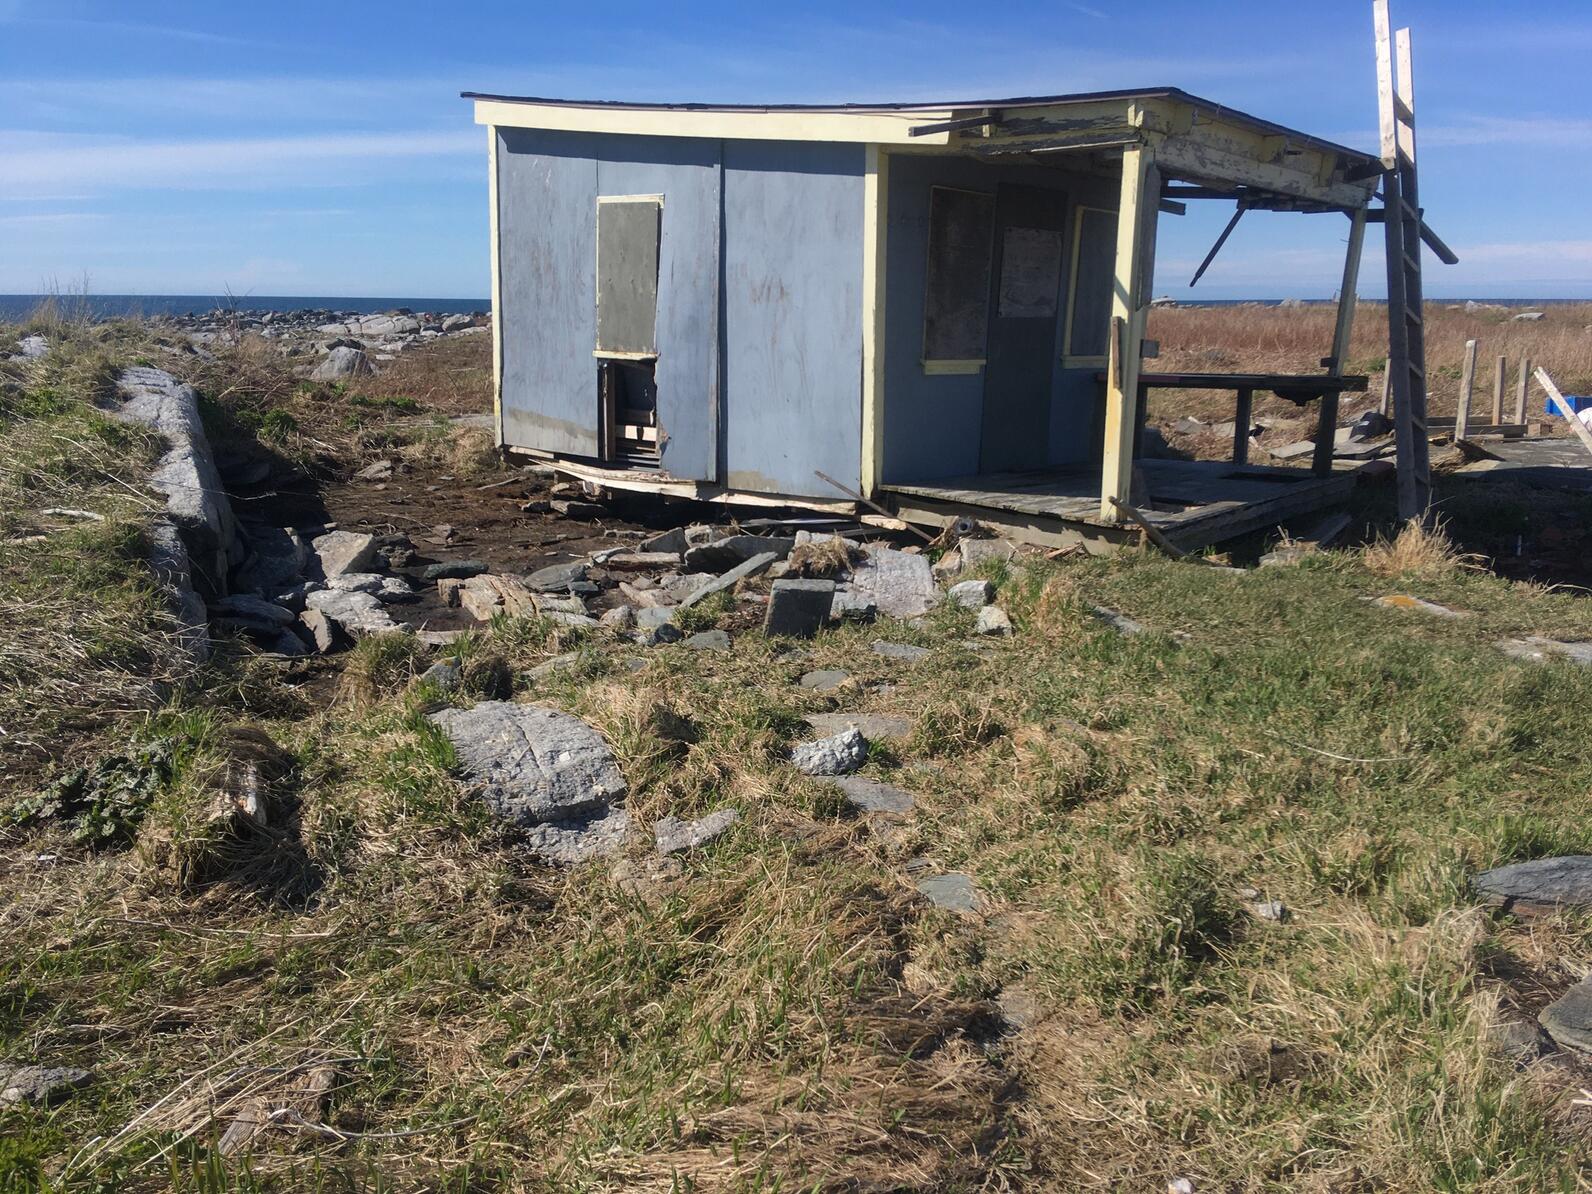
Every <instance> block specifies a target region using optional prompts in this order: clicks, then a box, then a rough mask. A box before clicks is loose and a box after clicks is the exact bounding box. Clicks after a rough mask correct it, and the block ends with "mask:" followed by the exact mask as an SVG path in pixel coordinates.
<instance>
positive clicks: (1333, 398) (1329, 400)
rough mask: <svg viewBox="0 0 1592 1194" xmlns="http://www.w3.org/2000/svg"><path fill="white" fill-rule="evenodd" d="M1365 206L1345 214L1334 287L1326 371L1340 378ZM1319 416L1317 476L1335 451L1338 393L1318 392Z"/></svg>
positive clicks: (1325, 472)
mask: <svg viewBox="0 0 1592 1194" xmlns="http://www.w3.org/2000/svg"><path fill="white" fill-rule="evenodd" d="M1365 221H1366V209H1365V208H1363V207H1361V208H1357V209H1356V210H1355V211H1354V213H1353V214H1352V215H1350V217H1349V247H1348V249H1347V250H1346V251H1345V252H1344V255H1343V283H1342V285H1341V286H1340V287H1339V288H1338V321H1337V324H1336V325H1335V326H1334V327H1333V329H1332V358H1331V359H1332V365H1331V367H1330V368H1329V369H1328V370H1327V372H1328V373H1330V374H1331V375H1332V376H1333V377H1342V376H1343V370H1344V366H1345V364H1346V363H1347V361H1348V359H1349V341H1350V338H1351V337H1353V335H1354V308H1355V306H1356V302H1357V299H1356V291H1357V290H1358V289H1359V286H1360V255H1361V253H1362V251H1363V250H1364V248H1365ZM1320 402H1321V411H1320V417H1319V419H1318V420H1317V422H1316V450H1315V454H1314V457H1313V458H1312V460H1311V467H1312V469H1313V471H1314V472H1315V474H1316V476H1318V477H1330V476H1331V475H1332V454H1333V453H1334V452H1335V451H1336V450H1337V446H1338V445H1337V431H1338V395H1337V394H1335V393H1334V394H1323V395H1321V399H1320Z"/></svg>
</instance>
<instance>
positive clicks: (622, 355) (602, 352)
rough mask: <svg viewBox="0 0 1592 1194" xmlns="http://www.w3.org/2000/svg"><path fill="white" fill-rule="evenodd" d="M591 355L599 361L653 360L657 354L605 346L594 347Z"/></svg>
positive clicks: (656, 357)
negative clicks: (613, 348)
mask: <svg viewBox="0 0 1592 1194" xmlns="http://www.w3.org/2000/svg"><path fill="white" fill-rule="evenodd" d="M591 355H592V356H594V357H596V358H597V359H598V360H599V361H655V360H657V359H658V354H657V353H655V352H614V351H611V350H609V349H606V348H594V349H592V350H591Z"/></svg>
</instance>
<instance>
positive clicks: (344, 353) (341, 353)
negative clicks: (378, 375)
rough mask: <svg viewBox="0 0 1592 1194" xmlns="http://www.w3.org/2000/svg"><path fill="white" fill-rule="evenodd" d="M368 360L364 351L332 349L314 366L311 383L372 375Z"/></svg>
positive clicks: (347, 348) (344, 347)
mask: <svg viewBox="0 0 1592 1194" xmlns="http://www.w3.org/2000/svg"><path fill="white" fill-rule="evenodd" d="M374 372H375V369H373V368H372V367H371V363H370V358H369V357H368V356H366V355H365V351H364V349H361V348H349V347H347V346H346V345H345V346H343V347H341V348H334V349H332V351H331V352H329V353H327V354H326V359H325V360H324V361H322V362H321V363H320V364H319V365H317V366H315V368H314V370H313V371H312V372H311V373H310V380H311V381H341V380H342V379H343V378H345V377H364V376H365V375H367V374H370V373H374Z"/></svg>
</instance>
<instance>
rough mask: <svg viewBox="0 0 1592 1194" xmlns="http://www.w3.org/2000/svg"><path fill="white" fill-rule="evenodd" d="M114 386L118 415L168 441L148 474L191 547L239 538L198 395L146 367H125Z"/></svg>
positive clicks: (221, 548) (218, 545)
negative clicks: (117, 393) (118, 401)
mask: <svg viewBox="0 0 1592 1194" xmlns="http://www.w3.org/2000/svg"><path fill="white" fill-rule="evenodd" d="M116 384H117V388H118V390H119V391H120V393H121V396H122V407H121V411H120V414H121V417H122V418H124V419H127V420H129V421H131V422H136V423H142V424H144V425H145V426H147V427H150V428H152V429H153V430H155V431H157V432H159V433H160V434H161V435H162V436H164V437H165V440H166V443H167V444H168V445H169V446H168V447H167V450H166V453H165V455H163V456H162V457H161V458H160V460H159V462H158V463H157V464H156V465H155V471H154V472H153V473H151V474H150V477H149V483H150V485H151V486H152V487H153V488H154V489H155V490H156V491H157V492H159V493H161V494H163V495H165V498H166V512H167V513H168V514H169V515H170V516H171V519H172V521H173V522H175V523H176V524H177V526H178V527H179V529H181V531H182V532H183V534H184V536H185V537H187V539H188V541H189V546H190V547H195V548H201V549H203V550H204V551H205V552H206V553H207V554H208V553H210V552H225V551H226V550H227V548H229V547H230V546H231V544H232V541H233V539H234V538H235V537H236V536H237V523H236V521H235V520H234V518H233V515H232V504H231V502H229V501H228V500H227V494H226V490H225V489H224V488H223V487H222V484H221V474H220V473H218V472H217V471H216V464H215V457H214V455H213V454H212V453H211V450H210V440H209V439H208V438H207V437H206V435H205V429H204V423H203V421H202V420H201V419H200V418H199V395H198V394H197V393H196V392H195V391H194V389H193V387H192V386H185V385H183V384H182V383H181V382H179V381H178V380H177V379H176V378H175V377H173V376H172V375H171V374H169V373H167V372H165V371H164V370H161V369H151V368H148V367H147V366H136V367H134V368H132V369H126V370H123V371H122V374H121V376H120V377H118V378H117V382H116Z"/></svg>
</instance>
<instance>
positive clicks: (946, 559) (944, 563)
mask: <svg viewBox="0 0 1592 1194" xmlns="http://www.w3.org/2000/svg"><path fill="white" fill-rule="evenodd" d="M929 571H930V572H932V573H934V579H935V580H937V581H939V582H940V583H941V584H944V583H945V582H946V581H948V580H950V579H951V578H952V577H954V576H955V575H956V574H957V573H959V572H960V571H962V553H961V552H960V551H958V550H957V549H956V548H954V547H953V548H951V550H950V551H947V552H944V553H942V554H941V556H940V558H939V559H937V560H935V561H934V563H932V564H930V565H929Z"/></svg>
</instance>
